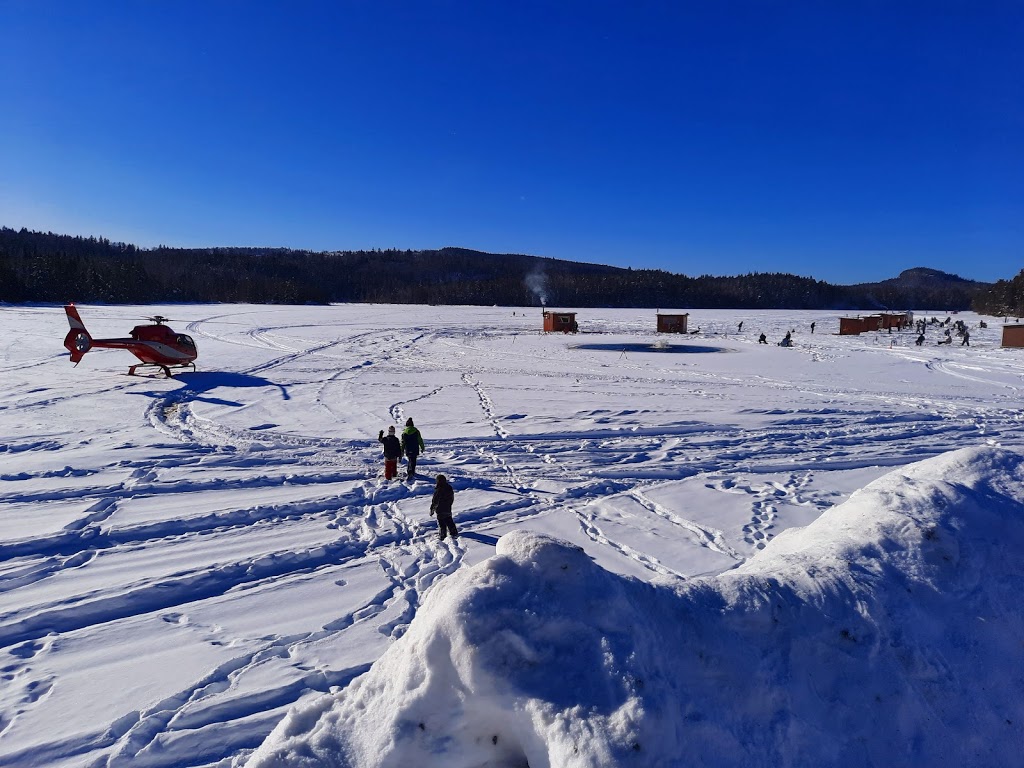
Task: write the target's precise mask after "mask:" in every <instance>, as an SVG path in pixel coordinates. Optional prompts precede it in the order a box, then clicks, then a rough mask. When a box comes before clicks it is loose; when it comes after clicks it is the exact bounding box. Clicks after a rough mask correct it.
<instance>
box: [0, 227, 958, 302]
mask: <svg viewBox="0 0 1024 768" xmlns="http://www.w3.org/2000/svg"><path fill="white" fill-rule="evenodd" d="M937 274H941V273H937ZM949 277H952V276H949ZM956 280H958V279H956V278H954V281H956ZM899 282H900V281H898V280H897V281H886V283H885V284H875V285H869V286H863V285H862V286H836V285H830V284H829V283H825V282H822V281H818V280H813V279H811V278H806V277H799V276H796V275H787V274H778V273H751V274H746V275H739V276H736V277H713V276H708V275H705V276H701V277H688V276H686V275H678V274H673V273H670V272H665V271H663V270H653V269H628V268H626V269H623V268H619V267H607V266H600V265H595V264H581V263H576V262H570V261H562V260H558V259H547V258H541V257H537V256H524V255H514V254H507V255H495V254H488V253H482V252H479V251H471V250H467V249H463V248H442V249H440V250H423V251H413V250H372V251H330V252H316V251H303V250H291V249H285V248H168V247H164V246H160V247H157V248H137V247H136V246H134V245H130V244H126V243H116V242H111V241H109V240H107V239H105V238H96V237H87V238H85V237H75V236H70V235H57V234H53V233H41V232H32V231H29V230H26V229H22V230H14V229H9V228H6V227H5V228H2V229H0V301H4V302H11V303H19V302H54V303H61V302H67V301H77V302H83V303H113V304H117V303H132V304H135V303H138V304H149V303H175V302H229V303H239V302H248V303H257V304H305V303H327V302H380V303H392V304H477V305H490V304H497V305H503V306H540V305H542V304H543V305H547V306H561V307H586V306H606V307H664V308H737V309H740V308H780V309H783V308H786V309H825V308H827V309H851V310H858V309H871V310H873V309H879V308H891V309H906V308H911V307H933V308H942V309H950V310H954V309H969V308H970V307H971V299H972V296H973V293H974V291H975V290H976V287H972V286H976V285H977V284H973V283H968V282H967V281H962V280H960V281H959V282H954V283H951V284H949V283H946V282H943V281H937V282H936V281H932V282H929V283H927V284H924V283H922V284H918V285H916V287H913V288H912V289H904V288H900V287H899V286H898V285H895V283H899ZM889 283H894V285H889Z"/></svg>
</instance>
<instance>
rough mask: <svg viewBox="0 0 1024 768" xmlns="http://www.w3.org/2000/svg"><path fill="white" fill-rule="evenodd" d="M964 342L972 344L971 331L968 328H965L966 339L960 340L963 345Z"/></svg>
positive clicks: (968, 344)
mask: <svg viewBox="0 0 1024 768" xmlns="http://www.w3.org/2000/svg"><path fill="white" fill-rule="evenodd" d="M964 344H966V345H967V346H968V347H969V346H971V332H970V331H968V330H967V329H966V328H964V340H963V341H961V342H960V346H961V347H962V346H963V345H964Z"/></svg>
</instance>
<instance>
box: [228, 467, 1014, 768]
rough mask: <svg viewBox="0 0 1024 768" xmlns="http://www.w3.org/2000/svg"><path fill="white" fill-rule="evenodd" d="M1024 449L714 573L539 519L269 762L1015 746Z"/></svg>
mask: <svg viewBox="0 0 1024 768" xmlns="http://www.w3.org/2000/svg"><path fill="white" fill-rule="evenodd" d="M1022 462H1024V457H1021V456H1020V455H1018V454H1016V453H1012V452H1009V451H1005V450H1002V449H998V448H989V447H986V448H976V449H975V448H972V449H965V450H960V451H955V452H952V453H948V454H944V455H942V456H940V457H938V458H936V459H932V460H929V461H925V462H921V463H918V464H914V465H911V466H909V467H907V468H905V469H901V470H899V471H896V472H893V473H891V474H889V475H886V476H885V477H883V478H881V479H880V480H878V481H876V482H874V483H872V484H870V485H869V486H867V487H866V488H864V489H862V490H860V491H859V492H857V493H855V494H854V495H853V496H852V497H851V498H850V499H849V500H848V501H847V502H845V503H843V504H841V505H839V506H836V507H834V508H832V509H831V510H829V511H827V512H826V513H825V514H823V515H822V516H821V517H820V518H819V519H818V520H816V521H815V522H814V523H813V524H811V525H809V526H807V527H806V528H802V529H794V530H790V531H788V532H785V533H783V534H782V535H780V536H779V537H778V538H777V539H776V540H775V541H773V542H772V543H771V544H769V545H768V547H767V548H766V549H764V550H763V551H762V552H761V553H759V554H758V555H757V556H756V557H754V558H753V559H751V560H749V561H748V562H746V563H745V564H744V565H742V566H741V567H739V568H736V569H735V570H733V571H730V572H728V573H726V574H723V575H719V576H717V577H715V578H709V579H704V580H693V581H690V582H685V583H673V584H650V583H645V582H641V581H639V580H635V579H631V578H624V577H621V576H617V575H614V574H612V573H609V572H607V571H605V570H603V569H601V568H600V567H598V566H597V565H596V564H595V563H594V562H592V561H591V560H590V558H588V556H587V554H586V553H585V552H584V551H583V550H581V549H579V548H578V547H575V546H573V545H570V544H566V543H564V542H560V541H558V540H555V539H552V538H550V537H546V536H540V535H535V534H531V533H529V532H526V531H521V532H517V533H513V534H509V535H506V536H504V537H502V538H501V540H500V541H499V542H498V546H497V554H496V556H494V557H492V558H490V559H489V560H487V561H485V562H483V563H481V564H479V565H478V566H476V567H474V568H467V569H464V570H463V571H461V572H459V573H457V574H455V575H453V576H451V577H450V578H448V579H447V580H445V581H443V582H442V583H440V584H439V585H438V586H436V587H435V588H434V590H433V591H432V592H431V594H430V595H429V596H428V599H427V600H426V602H425V603H424V605H423V607H422V609H421V611H420V613H419V614H418V615H417V616H416V618H415V620H414V621H413V622H412V625H411V626H410V629H409V631H408V632H407V634H406V635H405V636H404V637H402V638H401V639H400V640H399V641H397V642H396V643H395V644H394V645H392V646H391V647H390V648H389V649H388V651H387V652H386V653H385V654H384V655H383V656H382V657H381V658H380V659H379V660H378V661H377V663H375V664H374V665H373V667H372V668H371V669H370V671H369V672H367V673H366V674H365V675H364V676H362V677H361V678H359V679H358V680H357V681H355V682H354V683H352V684H351V685H350V686H349V687H348V688H346V689H345V690H344V691H341V692H340V693H338V694H336V695H327V696H324V697H321V698H320V699H318V700H316V701H314V702H312V703H311V704H307V705H305V706H301V707H297V708H296V709H294V710H293V711H292V712H291V713H290V714H289V715H288V716H287V717H286V718H285V720H284V721H282V722H281V723H280V724H279V725H278V727H277V728H276V729H275V730H274V732H273V733H272V734H271V735H270V736H269V737H268V739H267V741H266V742H265V743H264V744H263V745H262V746H261V747H260V748H259V749H258V750H257V751H256V752H255V753H254V754H253V755H252V756H251V759H250V761H249V763H248V765H250V766H252V768H268V767H269V766H347V767H351V768H355V767H357V766H358V767H359V768H363V767H364V766H379V767H380V768H384V767H385V766H388V767H390V766H396V767H397V766H404V767H406V768H408V767H409V766H416V768H432V767H433V766H438V767H440V766H444V768H475V767H478V766H495V767H506V766H507V767H509V768H511V767H512V766H515V767H516V768H523V767H524V766H527V765H528V766H530V767H531V768H548V767H552V768H569V767H575V766H644V767H645V768H650V767H651V766H684V765H685V766H758V765H763V766H821V765H830V766H867V765H877V766H899V765H904V766H910V765H915V766H919V765H929V766H958V767H959V766H962V765H971V766H982V765H990V766H1001V765H1007V764H1011V763H1013V762H1015V761H1017V760H1019V759H1020V755H1021V754H1024V737H1022V734H1024V610H1022V608H1021V606H1022V599H1021V591H1022V588H1024V567H1022V565H1021V557H1022V556H1024V464H1022Z"/></svg>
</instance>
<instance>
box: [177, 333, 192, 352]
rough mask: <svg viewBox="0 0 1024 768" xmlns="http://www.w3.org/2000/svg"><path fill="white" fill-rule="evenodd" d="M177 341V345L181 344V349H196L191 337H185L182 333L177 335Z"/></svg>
mask: <svg viewBox="0 0 1024 768" xmlns="http://www.w3.org/2000/svg"><path fill="white" fill-rule="evenodd" d="M177 340H178V343H179V344H181V345H182V346H183V347H188V348H189V349H195V348H196V343H195V342H194V341H192V337H191V336H186V335H185V334H184V333H179V334H178V339H177Z"/></svg>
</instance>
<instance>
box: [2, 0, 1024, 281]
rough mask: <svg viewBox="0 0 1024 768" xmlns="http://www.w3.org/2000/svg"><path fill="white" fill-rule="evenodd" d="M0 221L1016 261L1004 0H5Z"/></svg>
mask: <svg viewBox="0 0 1024 768" xmlns="http://www.w3.org/2000/svg"><path fill="white" fill-rule="evenodd" d="M0 31H2V44H0V84H2V87H3V90H2V93H3V97H2V102H0V225H3V226H8V227H15V228H20V227H23V226H24V227H28V228H30V229H40V230H50V231H54V232H61V233H67V234H82V235H92V234H94V235H102V236H105V237H109V238H110V239H112V240H123V241H126V242H133V243H137V244H139V245H143V246H152V245H157V244H161V243H162V244H166V245H174V246H214V245H259V246H286V247H292V248H309V249H315V250H333V249H358V248H391V247H395V248H414V249H416V248H439V247H443V246H446V245H458V246H463V247H468V248H477V249H480V250H485V251H491V252H498V253H504V252H512V253H529V254H535V255H540V256H551V257H555V258H564V259H570V260H573V261H587V262H596V263H602V264H614V265H619V266H627V265H629V266H633V267H655V268H661V269H667V270H670V271H672V272H681V273H685V274H690V275H698V274H718V275H732V274H740V273H745V272H750V271H782V272H793V273H796V274H800V275H806V276H811V277H815V278H818V279H821V280H828V281H830V282H837V283H852V282H861V281H870V280H879V279H885V278H888V277H892V276H895V275H896V274H897V273H898V272H900V271H901V270H903V269H906V268H908V267H914V266H930V267H935V268H938V269H943V270H946V271H949V272H954V273H956V274H960V275H962V276H964V277H969V278H973V279H979V280H995V279H999V278H1010V277H1013V276H1014V275H1016V274H1017V273H1018V272H1019V271H1020V270H1021V268H1024V2H1021V0H1005V1H1000V0H966V1H965V2H944V1H943V0H921V1H920V2H899V1H896V0H893V1H885V0H858V1H857V2H852V1H851V2H845V1H839V0H836V1H833V0H816V1H815V2H795V1H794V2H789V1H788V0H772V1H770V2H769V1H767V0H765V1H763V2H751V1H747V2H729V1H728V0H721V1H719V0H700V1H699V2H696V1H694V2H688V1H684V0H676V1H675V2H669V1H666V2H644V1H643V0H631V1H626V0H623V1H622V2H603V1H602V0H587V2H559V1H558V0H547V1H545V2H539V1H535V0H517V1H516V2H505V1H501V2H498V1H495V2H489V1H487V0H466V1H465V2H431V1H429V0H421V1H420V2H411V1H400V0H394V1H389V0H359V1H358V2H351V1H345V0H338V1H337V2H314V1H313V0H308V1H305V2H284V1H283V0H282V1H281V2H242V1H241V0H239V1H237V2H227V1H220V0H202V1H199V0H164V1H162V2H157V1H156V0H103V2H93V1H90V0H81V1H80V2H64V1H61V0H44V1H40V0H0Z"/></svg>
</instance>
